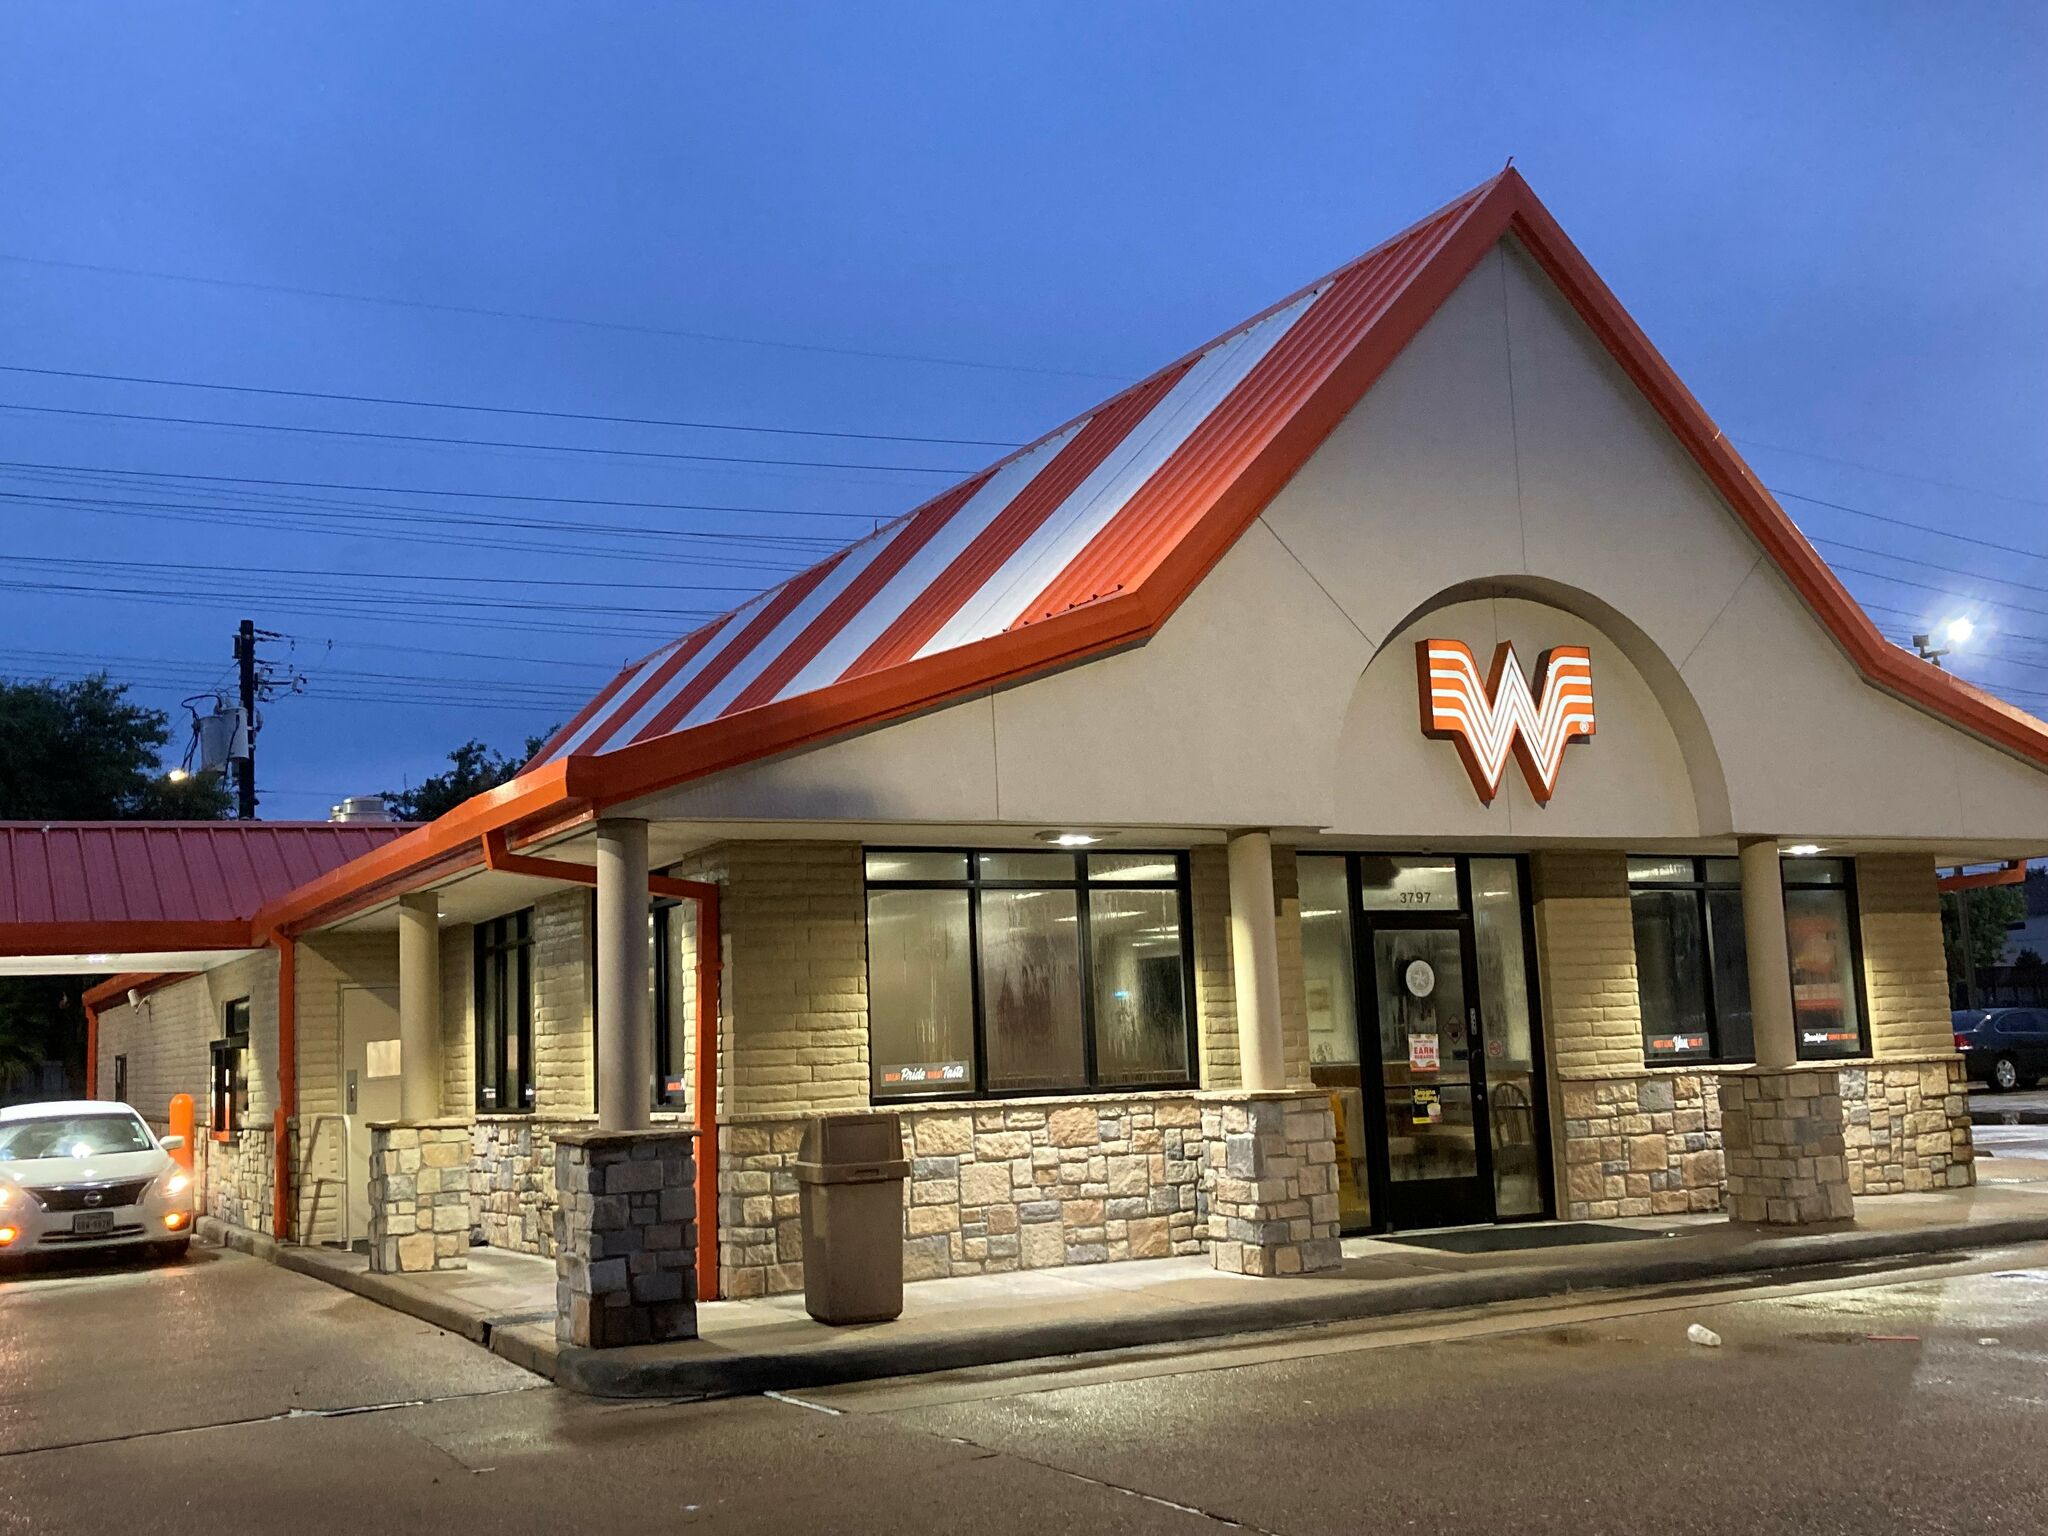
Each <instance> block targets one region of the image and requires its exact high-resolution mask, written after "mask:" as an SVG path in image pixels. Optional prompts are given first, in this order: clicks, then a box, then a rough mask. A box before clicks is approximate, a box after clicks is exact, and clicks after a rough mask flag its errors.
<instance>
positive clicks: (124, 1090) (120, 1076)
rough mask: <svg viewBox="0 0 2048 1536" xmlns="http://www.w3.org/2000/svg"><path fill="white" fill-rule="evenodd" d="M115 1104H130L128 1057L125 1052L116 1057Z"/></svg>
mask: <svg viewBox="0 0 2048 1536" xmlns="http://www.w3.org/2000/svg"><path fill="white" fill-rule="evenodd" d="M114 1102H115V1103H116V1104H126V1103H127V1102H128V1055H127V1052H125V1051H123V1052H121V1053H119V1054H117V1055H116V1056H115V1057H114Z"/></svg>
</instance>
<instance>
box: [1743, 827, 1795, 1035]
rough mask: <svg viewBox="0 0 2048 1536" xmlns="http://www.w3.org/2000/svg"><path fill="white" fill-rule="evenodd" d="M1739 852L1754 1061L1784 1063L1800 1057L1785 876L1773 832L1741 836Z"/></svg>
mask: <svg viewBox="0 0 2048 1536" xmlns="http://www.w3.org/2000/svg"><path fill="white" fill-rule="evenodd" d="M1739 846H1740V850H1741V854H1742V936H1743V943H1744V946H1745V947H1746V948H1747V949H1748V951H1749V1010H1750V1020H1751V1028H1752V1029H1753V1031H1754V1033H1755V1041H1756V1064H1757V1065H1758V1066H1759V1067H1767V1068H1782V1067H1789V1066H1792V1065H1794V1064H1795V1063H1796V1062H1797V1061H1798V1060H1799V1034H1798V1029H1797V1026H1796V1025H1795V1024H1794V1022H1793V1017H1792V952H1791V949H1790V947H1789V945H1788V944H1787V943H1786V940H1785V880H1784V875H1783V872H1782V871H1781V870H1780V869H1779V867H1778V840H1777V839H1776V838H1775V837H1756V838H1745V839H1743V840H1742V842H1741V844H1740V845H1739Z"/></svg>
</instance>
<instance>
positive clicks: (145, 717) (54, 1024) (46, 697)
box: [0, 672, 228, 1074]
mask: <svg viewBox="0 0 2048 1536" xmlns="http://www.w3.org/2000/svg"><path fill="white" fill-rule="evenodd" d="M127 694H128V686H127V684H125V683H117V682H114V681H113V680H112V679H111V678H110V677H108V676H107V674H106V673H104V672H100V673H96V674H94V675H93V676H91V677H87V678H84V679H81V680H79V681H77V682H57V681H54V680H47V681H43V682H19V683H9V682H0V821H135V820H143V819H148V820H181V821H214V820H218V819H219V818H220V817H221V816H223V815H225V814H226V813H227V808H228V792H227V787H226V786H225V785H224V784H222V783H221V782H220V781H219V779H218V778H214V777H199V778H191V779H186V780H184V781H183V782H181V783H177V784H173V783H171V782H170V781H169V780H168V779H167V778H165V777H164V774H163V765H162V761H161V758H160V754H161V753H162V751H163V749H164V748H165V747H167V746H168V745H170V741H171V722H170V716H168V715H166V714H165V713H164V712H163V711H162V710H158V709H148V708H145V707H144V706H142V705H139V704H135V703H132V702H130V700H129V699H128V697H127ZM86 985H87V983H86V982H85V981H83V980H81V979H80V978H78V977H76V976H18V977H6V978H0V1074H4V1073H5V1072H6V1070H7V1069H8V1068H10V1067H17V1066H32V1065H34V1064H35V1063H37V1062H41V1061H62V1062H64V1063H66V1064H67V1065H68V1066H69V1067H71V1068H72V1069H73V1071H74V1072H75V1071H76V1070H77V1069H78V1067H79V1065H80V1064H81V1063H82V1062H83V1061H84V1058H85V1010H84V1007H83V1006H82V1004H81V1003H80V1001H79V997H80V994H81V993H82V992H83V990H84V989H85V987H86Z"/></svg>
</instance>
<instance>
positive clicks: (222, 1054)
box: [117, 997, 249, 1141]
mask: <svg viewBox="0 0 2048 1536" xmlns="http://www.w3.org/2000/svg"><path fill="white" fill-rule="evenodd" d="M220 1029H221V1033H220V1038H219V1039H218V1040H215V1041H214V1042H213V1043H212V1044H211V1045H210V1046H209V1047H208V1048H207V1061H208V1068H209V1083H208V1088H207V1104H206V1128H207V1131H208V1133H209V1134H210V1135H211V1136H212V1137H213V1138H214V1140H216V1141H226V1140H227V1139H228V1138H229V1137H231V1136H233V1135H234V1134H235V1133H236V1132H237V1131H240V1130H241V1129H242V1127H243V1125H244V1123H245V1122H246V1120H247V1118H248V1114H249V999H248V998H247V997H234V998H229V999H228V1000H227V1001H226V1002H224V1003H222V1004H221V1009H220ZM124 1070H125V1068H124ZM117 1097H118V1095H117ZM123 1102H126V1101H125V1100H123Z"/></svg>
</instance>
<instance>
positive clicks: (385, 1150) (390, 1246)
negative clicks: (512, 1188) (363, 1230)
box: [369, 1120, 470, 1275]
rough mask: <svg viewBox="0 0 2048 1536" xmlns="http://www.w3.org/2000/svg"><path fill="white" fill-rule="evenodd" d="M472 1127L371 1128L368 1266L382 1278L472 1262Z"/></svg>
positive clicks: (453, 1123) (457, 1123) (448, 1123)
mask: <svg viewBox="0 0 2048 1536" xmlns="http://www.w3.org/2000/svg"><path fill="white" fill-rule="evenodd" d="M469 1163H470V1132H469V1126H468V1125H467V1124H466V1123H465V1122H463V1121H461V1120H430V1121H426V1122H423V1123H420V1124H416V1125H372V1126H371V1127H370V1188H369V1206H370V1268H371V1269H373V1270H374V1271H376V1272H377V1273H378V1274H380V1275H397V1274H413V1273H418V1272H421V1271H425V1270H433V1269H462V1268H464V1267H466V1266H467V1265H468V1263H469V1258H468V1254H469V1227H470V1216H469Z"/></svg>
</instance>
